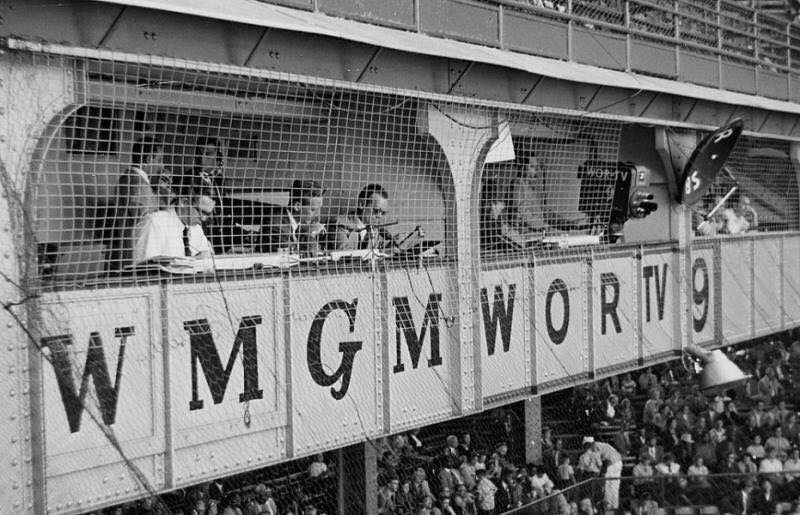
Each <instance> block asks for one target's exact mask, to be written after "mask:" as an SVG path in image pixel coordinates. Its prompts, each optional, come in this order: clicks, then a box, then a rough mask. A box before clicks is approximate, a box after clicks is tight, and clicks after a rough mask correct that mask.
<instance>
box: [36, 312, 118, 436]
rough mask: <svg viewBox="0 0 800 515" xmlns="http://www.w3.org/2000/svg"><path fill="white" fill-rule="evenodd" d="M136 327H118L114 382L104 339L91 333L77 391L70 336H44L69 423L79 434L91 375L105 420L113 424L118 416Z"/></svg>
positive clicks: (115, 335) (107, 423)
mask: <svg viewBox="0 0 800 515" xmlns="http://www.w3.org/2000/svg"><path fill="white" fill-rule="evenodd" d="M133 334H134V332H133V327H117V328H116V329H114V337H115V338H117V339H118V340H119V342H120V343H119V354H118V355H117V369H116V374H115V375H114V384H113V385H112V384H111V376H110V374H109V373H108V364H107V363H106V354H105V351H104V350H103V340H102V339H101V338H100V333H97V332H93V333H91V335H90V336H89V347H88V349H87V350H86V363H85V364H84V366H83V374H82V375H81V384H80V388H79V389H78V391H76V389H75V380H74V377H73V363H72V359H70V355H71V352H70V349H71V347H72V344H73V339H72V336H71V335H68V334H65V335H59V336H48V337H46V338H42V347H46V348H48V349H50V358H49V360H50V363H51V364H52V365H53V371H54V372H55V374H56V382H57V383H58V390H59V392H60V393H61V402H62V403H63V404H64V409H65V410H66V412H67V422H68V423H69V431H70V433H77V432H78V431H80V429H81V414H82V413H83V408H84V406H85V402H86V395H87V392H88V387H89V378H90V377H91V378H92V382H93V384H94V391H95V393H96V394H97V404H98V407H99V409H100V415H101V417H102V419H103V423H104V424H105V425H107V426H110V425H112V424H113V423H114V420H115V419H116V416H117V400H118V399H119V389H120V385H121V384H122V363H123V361H124V360H125V343H126V341H127V339H128V337H129V336H133Z"/></svg>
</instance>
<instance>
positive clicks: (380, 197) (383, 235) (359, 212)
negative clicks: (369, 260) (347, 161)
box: [335, 184, 425, 254]
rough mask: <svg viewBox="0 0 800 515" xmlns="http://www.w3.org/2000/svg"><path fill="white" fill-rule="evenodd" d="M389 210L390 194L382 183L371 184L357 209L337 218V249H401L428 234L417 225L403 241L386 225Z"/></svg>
mask: <svg viewBox="0 0 800 515" xmlns="http://www.w3.org/2000/svg"><path fill="white" fill-rule="evenodd" d="M388 210H389V194H388V193H387V192H386V190H385V189H384V188H383V187H382V186H381V185H380V184H368V185H367V186H365V187H364V188H363V189H362V190H361V192H360V193H359V194H358V206H357V207H356V210H355V211H352V212H350V213H348V214H347V215H346V216H340V217H339V218H338V219H337V220H336V244H335V246H336V250H364V249H372V250H379V251H381V252H384V253H387V254H393V253H395V252H401V251H403V249H406V248H410V247H409V245H412V244H415V243H417V242H418V241H419V240H420V239H421V238H423V237H424V236H425V235H424V233H423V231H422V229H421V228H419V227H418V228H417V229H416V230H415V232H414V233H412V235H411V236H410V238H413V241H409V238H406V239H405V240H403V241H402V242H398V241H397V237H396V236H395V235H392V234H391V233H390V232H389V231H388V230H386V226H387V225H389V224H388V223H386V222H385V221H384V220H385V217H386V214H387V212H388Z"/></svg>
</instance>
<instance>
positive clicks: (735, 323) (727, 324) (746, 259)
mask: <svg viewBox="0 0 800 515" xmlns="http://www.w3.org/2000/svg"><path fill="white" fill-rule="evenodd" d="M750 246H751V242H750V240H723V241H722V242H721V254H722V262H721V266H722V298H721V299H720V301H721V302H722V335H723V337H724V338H725V339H726V340H728V341H730V342H737V341H741V340H745V339H747V338H750V337H751V336H752V334H753V332H752V323H751V316H752V313H753V308H752V303H753V288H752V284H751V281H750V272H751V267H752V266H753V263H752V259H751V258H750Z"/></svg>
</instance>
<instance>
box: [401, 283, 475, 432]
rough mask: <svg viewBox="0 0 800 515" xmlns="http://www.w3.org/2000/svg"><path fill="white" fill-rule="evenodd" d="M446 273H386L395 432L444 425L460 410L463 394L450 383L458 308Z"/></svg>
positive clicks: (456, 344)
mask: <svg viewBox="0 0 800 515" xmlns="http://www.w3.org/2000/svg"><path fill="white" fill-rule="evenodd" d="M448 273H449V272H448V271H446V270H440V269H439V270H426V269H414V270H397V271H389V272H387V273H386V283H387V290H386V294H387V296H388V314H387V315H388V320H387V325H388V334H387V336H388V342H389V363H387V364H386V366H388V367H390V368H389V384H390V394H389V402H390V413H391V431H392V432H396V431H398V430H400V429H405V428H408V427H417V426H421V425H425V424H430V423H432V422H434V421H438V420H442V419H443V418H446V417H447V416H449V415H451V414H452V413H453V410H454V409H458V406H459V393H460V392H459V391H458V387H457V384H454V381H453V379H452V377H451V376H453V375H454V372H453V369H454V363H453V362H454V361H455V359H456V357H457V356H458V354H457V352H458V351H457V347H458V345H459V340H458V325H457V322H458V320H457V314H458V307H457V303H456V302H457V298H456V293H455V288H454V287H452V283H450V282H449V281H448ZM453 349H456V353H455V354H454V352H453ZM451 356H452V360H451Z"/></svg>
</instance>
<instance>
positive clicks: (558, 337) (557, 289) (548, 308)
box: [544, 279, 569, 345]
mask: <svg viewBox="0 0 800 515" xmlns="http://www.w3.org/2000/svg"><path fill="white" fill-rule="evenodd" d="M556 295H559V296H560V297H561V302H562V305H563V312H564V313H563V314H564V317H563V320H562V321H561V327H559V328H558V329H556V328H555V327H553V316H552V307H553V297H555V296H556ZM544 320H545V323H546V324H547V334H548V336H550V341H551V342H553V343H554V344H556V345H559V344H560V343H562V342H563V341H564V340H565V339H566V338H567V330H568V329H569V292H568V291H567V285H566V284H565V283H564V281H562V280H561V279H556V280H554V281H553V282H552V283H550V288H548V289H547V298H546V300H545V306H544Z"/></svg>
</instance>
